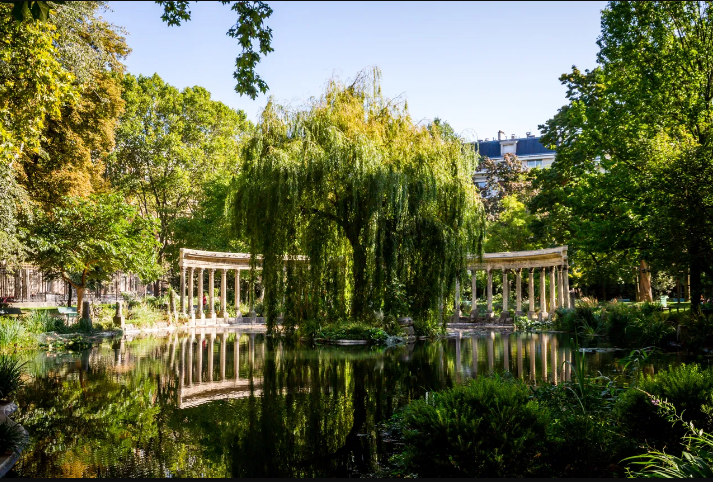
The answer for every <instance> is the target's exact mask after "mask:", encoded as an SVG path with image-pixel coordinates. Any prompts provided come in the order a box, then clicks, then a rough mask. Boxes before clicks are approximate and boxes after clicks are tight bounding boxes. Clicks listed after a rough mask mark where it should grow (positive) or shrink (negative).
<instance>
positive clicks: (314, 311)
mask: <svg viewBox="0 0 713 482" xmlns="http://www.w3.org/2000/svg"><path fill="white" fill-rule="evenodd" d="M379 79H380V73H379V71H378V70H376V69H375V70H373V71H364V72H361V73H360V74H359V75H358V76H357V78H356V80H355V81H354V82H353V83H351V84H349V85H346V84H343V83H341V82H339V81H338V80H331V81H330V82H329V83H328V85H327V88H326V91H325V93H324V94H323V95H322V96H321V97H319V98H317V99H312V100H311V102H310V105H309V106H308V108H306V109H301V110H296V111H295V110H289V109H287V108H286V107H283V106H279V105H276V104H275V103H274V102H273V101H272V100H271V101H270V102H268V104H267V106H266V107H265V110H264V112H263V113H262V116H261V119H260V122H259V125H258V126H257V128H256V130H255V133H254V135H253V137H252V138H251V139H250V140H249V142H247V144H246V147H245V150H244V152H243V157H242V166H241V171H240V172H241V174H240V175H239V176H238V177H237V178H236V180H235V181H234V183H233V193H232V195H231V197H230V199H229V202H230V205H229V209H230V212H231V213H232V214H231V216H232V217H233V225H234V227H235V230H236V235H238V236H240V237H242V238H243V239H246V240H247V241H248V243H249V247H250V252H251V254H253V259H255V255H257V254H262V255H263V284H264V285H265V299H264V303H265V313H266V316H267V322H268V328H269V329H272V328H273V327H274V322H275V319H276V318H277V317H278V316H279V315H280V314H284V320H283V323H284V324H285V325H286V326H288V327H294V326H298V325H300V324H301V323H302V322H303V321H304V320H308V319H313V320H314V319H323V317H327V318H329V319H338V318H344V317H347V316H351V317H353V318H357V319H359V318H364V317H365V315H368V314H371V313H373V312H374V311H379V310H383V311H384V312H385V313H389V314H393V315H396V316H403V315H406V314H411V315H412V316H414V317H421V318H425V317H429V316H430V315H431V314H433V313H435V310H437V309H438V307H439V302H441V303H442V299H443V295H444V293H445V290H447V289H450V288H452V284H453V283H454V280H455V277H456V275H458V274H459V273H462V272H463V270H465V260H466V254H467V253H480V252H481V250H482V246H481V245H482V238H483V228H484V226H483V223H484V216H483V209H482V206H481V203H480V197H479V195H478V193H477V189H476V188H475V186H474V185H473V181H472V177H471V176H472V173H473V172H474V170H475V167H476V162H475V161H476V154H475V152H474V151H473V149H472V146H471V145H469V144H467V143H464V142H462V141H461V140H460V139H458V138H455V137H453V136H448V135H445V134H443V133H442V131H441V129H440V128H439V127H438V126H437V125H431V126H429V127H428V128H425V127H419V126H416V125H415V124H414V123H413V121H412V120H411V118H410V116H409V115H408V111H407V107H406V105H405V104H404V103H400V102H396V101H393V100H388V99H385V98H384V97H383V96H382V95H381V89H380V82H379ZM297 255H300V256H307V257H308V259H309V261H307V262H305V261H297V260H294V257H295V256H297ZM285 256H287V257H292V260H291V261H285ZM405 311H408V313H407V312H405Z"/></svg>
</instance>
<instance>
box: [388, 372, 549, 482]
mask: <svg viewBox="0 0 713 482" xmlns="http://www.w3.org/2000/svg"><path fill="white" fill-rule="evenodd" d="M548 422H549V415H548V411H547V410H546V409H545V408H544V407H541V406H540V405H539V404H538V403H537V402H536V401H533V400H532V399H531V398H530V393H529V390H528V388H527V386H526V385H525V384H524V383H522V382H519V381H515V380H503V379H500V378H499V377H497V376H496V377H495V378H486V377H480V378H477V379H475V380H471V381H470V382H469V383H468V384H466V385H463V386H456V387H453V388H451V389H449V390H446V391H444V392H440V393H434V394H429V396H428V398H427V399H422V400H416V401H414V402H412V403H411V404H409V405H408V406H407V407H406V409H405V410H404V413H403V423H404V432H403V437H404V442H405V444H406V446H405V451H404V453H403V454H402V460H403V462H404V463H405V464H406V466H407V467H409V468H411V469H412V470H414V471H415V472H416V473H418V475H419V476H421V477H444V476H445V477H447V476H460V477H517V476H525V475H528V474H531V473H533V472H534V470H535V469H536V468H537V467H538V465H539V464H540V463H541V461H540V460H539V459H538V457H539V454H540V453H541V450H542V449H543V448H545V447H546V440H545V436H546V431H547V425H548Z"/></svg>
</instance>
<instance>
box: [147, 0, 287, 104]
mask: <svg viewBox="0 0 713 482" xmlns="http://www.w3.org/2000/svg"><path fill="white" fill-rule="evenodd" d="M156 3H158V4H159V5H162V6H163V15H161V20H163V21H164V22H166V23H167V24H168V25H169V26H179V25H181V23H182V22H186V21H188V20H190V19H191V10H190V8H189V3H190V2H188V1H187V0H178V1H168V0H157V1H156ZM220 3H222V4H223V5H230V9H231V10H232V11H234V12H236V13H237V14H238V20H237V21H236V22H235V24H234V25H233V26H232V27H230V29H228V31H227V33H226V35H228V36H229V37H232V38H234V39H236V40H237V41H238V43H239V44H240V47H241V48H242V49H243V51H242V52H241V54H240V55H239V56H238V57H237V58H236V59H235V72H233V78H234V79H235V80H236V81H237V84H236V85H235V92H237V93H238V94H240V95H247V96H248V97H250V98H251V99H253V100H255V99H256V98H257V96H258V93H259V92H261V93H263V94H264V93H266V92H267V91H268V87H267V84H266V83H265V81H264V80H262V78H261V77H260V76H259V75H257V73H256V72H255V67H257V64H258V62H260V55H267V54H269V53H270V52H272V51H273V48H272V46H271V42H272V29H271V28H270V27H268V26H267V25H264V24H263V23H264V21H265V20H267V19H268V18H269V17H270V15H272V8H270V7H269V6H268V5H267V4H266V3H265V2H261V1H252V0H250V1H237V2H233V1H230V0H221V1H220ZM231 4H232V5H231ZM253 41H256V42H257V44H258V45H257V49H256V48H255V46H253Z"/></svg>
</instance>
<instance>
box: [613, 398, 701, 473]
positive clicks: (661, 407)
mask: <svg viewBox="0 0 713 482" xmlns="http://www.w3.org/2000/svg"><path fill="white" fill-rule="evenodd" d="M653 402H654V403H657V404H658V412H659V414H660V415H662V416H665V417H666V418H667V419H668V421H669V422H670V423H672V424H674V425H675V424H677V423H678V422H682V425H683V426H684V427H685V429H686V431H687V435H685V436H684V437H683V439H682V441H681V445H683V446H684V447H685V450H683V453H682V454H681V456H680V457H676V456H673V455H670V454H667V453H665V452H660V451H658V450H651V449H649V450H648V453H646V454H644V455H637V456H634V457H629V458H628V459H626V460H625V462H631V464H632V465H639V466H643V469H642V470H641V471H640V472H632V471H630V473H629V476H630V477H657V478H677V479H683V478H708V479H710V478H712V477H713V436H711V435H710V434H708V433H705V432H704V431H703V430H698V429H696V427H695V425H693V424H691V423H690V422H686V421H685V420H683V418H682V417H681V415H680V414H678V413H677V411H676V408H675V407H674V406H673V405H672V404H671V403H669V402H667V401H665V400H659V399H654V400H653Z"/></svg>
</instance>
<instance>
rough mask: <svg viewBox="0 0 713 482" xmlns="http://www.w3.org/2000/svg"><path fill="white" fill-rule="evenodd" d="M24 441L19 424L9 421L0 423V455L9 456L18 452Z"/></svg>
mask: <svg viewBox="0 0 713 482" xmlns="http://www.w3.org/2000/svg"><path fill="white" fill-rule="evenodd" d="M24 441H25V433H24V432H23V431H22V427H20V425H19V424H17V423H14V422H13V421H11V420H9V419H5V421H3V422H2V423H0V454H10V453H12V452H15V451H17V450H19V448H20V447H21V446H22V444H23V443H24Z"/></svg>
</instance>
